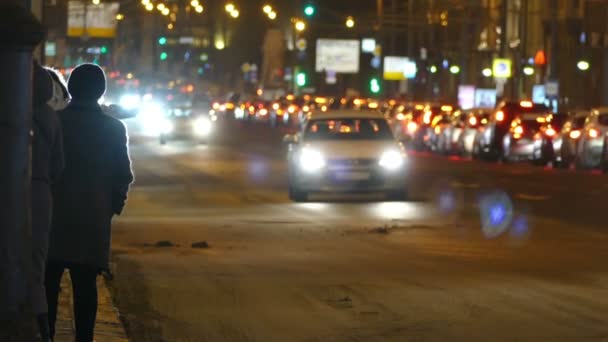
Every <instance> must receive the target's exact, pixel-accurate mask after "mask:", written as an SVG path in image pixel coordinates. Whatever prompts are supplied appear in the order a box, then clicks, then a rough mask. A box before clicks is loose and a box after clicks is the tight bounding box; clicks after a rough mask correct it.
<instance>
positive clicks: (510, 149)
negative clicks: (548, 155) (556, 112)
mask: <svg viewBox="0 0 608 342" xmlns="http://www.w3.org/2000/svg"><path fill="white" fill-rule="evenodd" d="M546 115H547V114H544V115H537V114H536V113H524V114H519V115H518V116H516V117H515V118H514V119H513V120H511V122H510V124H509V130H508V131H507V132H506V133H505V134H504V136H503V139H502V156H501V160H503V161H506V162H516V161H524V160H528V161H531V160H534V140H535V137H536V135H537V134H542V132H541V127H542V125H543V124H544V123H545V122H546ZM553 132H555V130H553Z"/></svg>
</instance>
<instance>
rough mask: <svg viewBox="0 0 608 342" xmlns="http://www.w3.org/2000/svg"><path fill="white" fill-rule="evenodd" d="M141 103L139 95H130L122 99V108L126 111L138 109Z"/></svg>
mask: <svg viewBox="0 0 608 342" xmlns="http://www.w3.org/2000/svg"><path fill="white" fill-rule="evenodd" d="M140 103H141V98H140V97H139V95H133V94H128V95H123V96H122V97H121V98H120V106H121V107H123V108H124V109H126V110H132V109H136V108H137V107H138V106H139V104H140Z"/></svg>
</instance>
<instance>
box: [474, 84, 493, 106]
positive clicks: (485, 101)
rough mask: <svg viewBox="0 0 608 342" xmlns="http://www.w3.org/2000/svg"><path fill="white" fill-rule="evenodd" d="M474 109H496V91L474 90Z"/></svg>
mask: <svg viewBox="0 0 608 342" xmlns="http://www.w3.org/2000/svg"><path fill="white" fill-rule="evenodd" d="M475 107H477V108H494V107H496V89H482V88H478V89H476V90H475Z"/></svg>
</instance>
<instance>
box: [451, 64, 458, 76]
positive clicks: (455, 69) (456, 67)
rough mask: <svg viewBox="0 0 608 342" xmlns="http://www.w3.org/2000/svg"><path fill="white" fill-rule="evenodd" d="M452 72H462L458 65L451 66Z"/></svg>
mask: <svg viewBox="0 0 608 342" xmlns="http://www.w3.org/2000/svg"><path fill="white" fill-rule="evenodd" d="M450 72H451V73H452V74H454V75H456V74H457V73H459V72H460V67H459V66H458V65H452V66H451V67H450Z"/></svg>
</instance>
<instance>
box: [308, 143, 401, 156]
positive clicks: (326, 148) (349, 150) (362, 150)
mask: <svg viewBox="0 0 608 342" xmlns="http://www.w3.org/2000/svg"><path fill="white" fill-rule="evenodd" d="M304 146H305V147H310V148H314V149H316V150H318V151H320V152H321V153H323V155H325V157H326V158H328V159H368V158H370V159H373V158H379V157H380V156H381V155H382V153H383V152H384V151H386V150H389V149H398V150H400V151H401V152H402V153H404V152H403V149H402V148H401V147H400V145H399V144H398V143H397V142H395V141H376V140H361V141H352V140H351V141H315V142H308V143H304Z"/></svg>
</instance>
